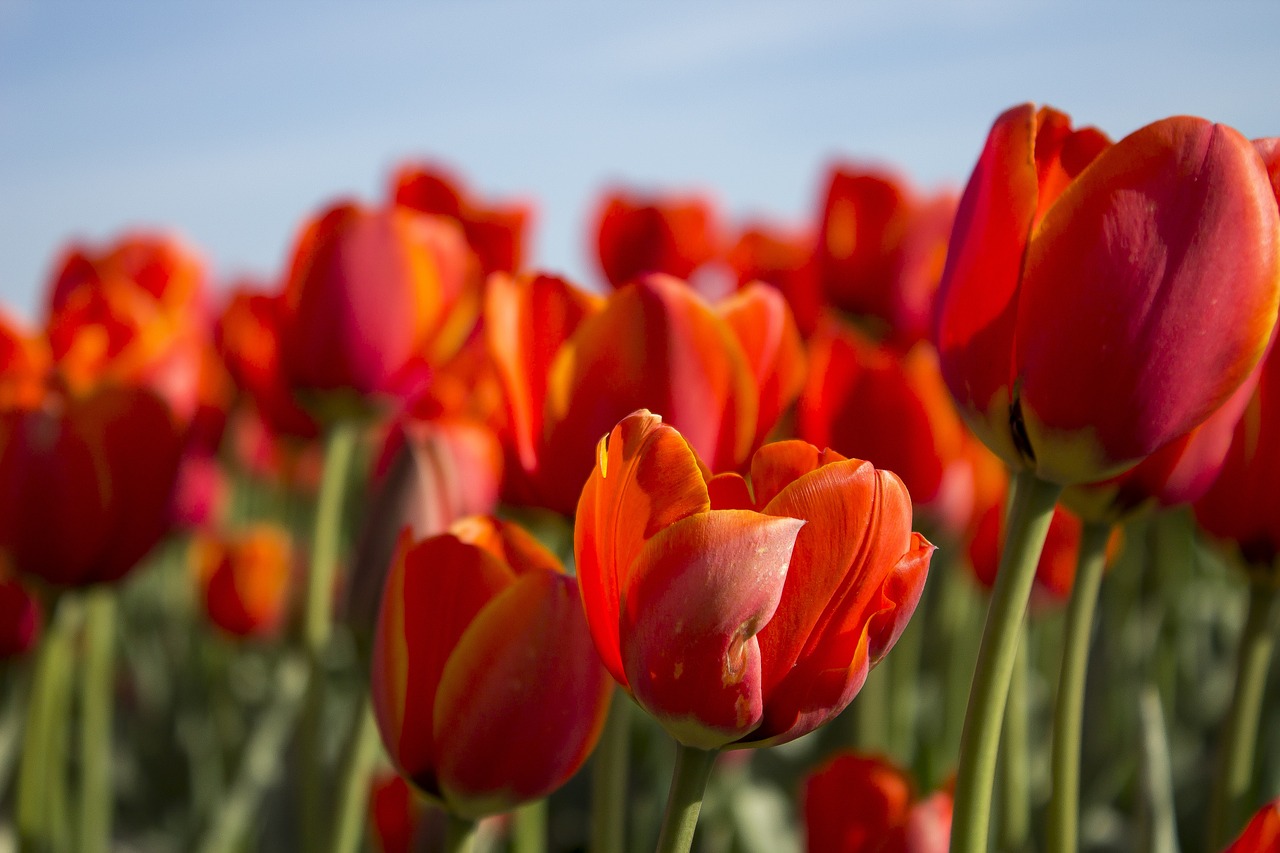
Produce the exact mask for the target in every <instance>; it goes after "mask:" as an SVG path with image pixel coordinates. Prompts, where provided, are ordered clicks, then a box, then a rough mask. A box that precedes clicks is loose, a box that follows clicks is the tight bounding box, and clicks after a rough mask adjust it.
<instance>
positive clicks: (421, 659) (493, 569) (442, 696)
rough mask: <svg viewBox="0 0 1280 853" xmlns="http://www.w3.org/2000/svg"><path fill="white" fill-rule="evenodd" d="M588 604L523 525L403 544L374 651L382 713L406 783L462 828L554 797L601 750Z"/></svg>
mask: <svg viewBox="0 0 1280 853" xmlns="http://www.w3.org/2000/svg"><path fill="white" fill-rule="evenodd" d="M577 596H578V592H577V582H576V581H575V580H574V578H573V577H572V576H570V575H566V574H564V572H563V569H562V568H561V567H560V565H559V563H558V562H557V561H556V559H555V558H554V557H553V556H552V555H551V554H550V553H549V552H547V551H546V550H545V549H544V548H542V547H541V546H540V545H538V544H537V542H536V541H535V540H534V539H533V537H531V536H530V535H529V534H528V533H525V532H524V531H523V530H521V529H519V528H518V527H515V526H514V525H511V524H504V523H501V522H498V521H496V520H492V519H485V518H473V519H468V520H465V521H463V522H460V523H458V524H456V525H454V527H453V528H452V531H451V532H450V533H447V534H443V535H441V536H435V537H432V538H430V539H426V540H423V541H422V542H419V543H416V544H415V543H413V542H412V541H411V540H410V539H409V537H408V536H405V537H403V538H402V540H401V546H400V549H399V551H398V553H397V554H396V557H395V560H394V561H393V563H392V566H391V572H390V574H389V575H388V577H387V584H386V587H385V588H384V591H383V596H382V607H381V610H380V612H379V614H378V626H377V630H376V633H375V638H374V652H373V671H372V692H373V705H374V712H375V715H376V717H377V720H378V728H379V730H380V731H381V732H382V740H383V743H384V744H386V747H387V752H388V753H389V754H390V755H391V758H392V761H393V762H394V763H395V765H396V767H397V769H398V770H399V771H400V772H401V773H402V774H403V775H404V776H406V777H407V778H408V779H410V780H411V781H412V782H413V783H414V784H415V785H416V786H417V787H418V788H420V789H421V790H423V791H424V792H426V793H428V794H430V795H431V796H433V797H435V798H436V799H438V800H440V801H442V802H443V803H444V804H445V806H446V807H447V808H448V809H450V810H451V811H453V812H454V813H455V814H458V815H460V816H462V817H467V818H475V817H479V816H482V815H486V814H495V813H497V812H502V811H507V810H510V809H511V808H513V807H515V806H516V805H518V804H519V803H522V802H524V801H527V800H533V799H538V798H540V797H543V796H546V795H547V794H549V793H550V792H551V791H552V790H554V789H555V788H557V787H559V786H560V785H561V784H563V783H564V782H565V781H566V780H567V779H568V778H569V777H570V776H572V775H573V774H574V773H575V772H576V771H577V770H578V768H579V767H580V766H581V765H582V763H583V762H584V761H585V760H586V757H587V755H588V754H589V753H590V752H591V749H592V747H593V746H594V745H595V741H596V739H597V737H598V736H599V734H600V729H601V727H602V726H603V724H604V716H605V712H606V710H607V707H608V699H609V692H610V685H609V683H608V681H609V679H608V675H607V674H606V673H605V672H604V670H603V669H602V668H601V667H600V663H599V661H598V659H597V658H596V656H595V653H594V651H593V650H592V648H591V639H590V635H589V633H588V630H587V625H586V620H585V619H584V618H583V615H582V609H581V607H580V605H579V604H578V600H577Z"/></svg>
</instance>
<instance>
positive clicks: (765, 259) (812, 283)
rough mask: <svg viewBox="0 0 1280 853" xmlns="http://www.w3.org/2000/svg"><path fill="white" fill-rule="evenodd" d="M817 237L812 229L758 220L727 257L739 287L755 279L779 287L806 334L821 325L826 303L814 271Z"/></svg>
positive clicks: (740, 235) (747, 228)
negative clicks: (785, 228)
mask: <svg viewBox="0 0 1280 853" xmlns="http://www.w3.org/2000/svg"><path fill="white" fill-rule="evenodd" d="M813 239H814V238H813V235H812V234H811V233H809V232H808V231H804V230H800V231H788V230H784V229H781V228H778V227H775V226H770V225H767V224H764V223H760V222H756V223H752V224H749V225H747V226H746V227H745V228H744V229H743V230H742V231H741V233H740V234H739V235H738V239H737V242H735V243H734V244H733V247H732V248H730V249H729V253H728V256H727V258H726V260H727V261H728V263H729V267H730V268H731V269H732V270H733V272H734V275H735V276H736V277H737V283H738V287H739V288H742V287H745V286H747V285H748V284H750V283H751V282H753V281H762V282H764V283H765V284H769V285H772V286H774V287H776V288H777V289H778V290H779V291H780V292H781V293H782V295H783V296H784V297H786V300H787V304H788V305H790V306H791V312H792V314H794V315H795V318H796V325H797V326H798V327H799V329H800V331H801V333H802V334H804V335H805V336H806V337H808V335H810V334H811V333H812V332H813V330H814V328H815V327H816V326H817V324H818V316H819V315H820V313H821V311H822V304H823V299H822V293H821V292H820V290H819V288H818V279H817V276H816V275H815V274H814V265H813Z"/></svg>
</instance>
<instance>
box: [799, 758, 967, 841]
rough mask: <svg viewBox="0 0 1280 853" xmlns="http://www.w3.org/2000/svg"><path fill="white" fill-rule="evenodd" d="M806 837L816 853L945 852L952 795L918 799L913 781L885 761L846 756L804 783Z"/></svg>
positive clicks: (832, 760)
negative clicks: (913, 788) (913, 789)
mask: <svg viewBox="0 0 1280 853" xmlns="http://www.w3.org/2000/svg"><path fill="white" fill-rule="evenodd" d="M801 797H802V800H803V804H804V806H803V807H804V822H805V835H806V838H807V849H808V850H810V851H812V853H943V851H945V850H946V849H947V843H948V841H949V838H950V834H951V796H950V794H948V793H946V792H945V791H939V792H938V793H936V794H934V795H932V796H930V797H929V798H927V799H925V800H919V801H918V800H916V799H915V797H914V795H913V792H912V786H911V780H910V779H909V778H908V776H907V774H906V773H905V772H903V771H902V770H901V769H900V768H899V767H897V766H896V765H894V764H893V763H891V762H890V761H888V760H887V759H884V758H879V757H872V756H863V755H857V754H855V753H851V752H842V753H839V754H837V755H835V756H833V757H831V758H829V759H827V760H826V761H825V762H823V764H822V765H821V766H820V767H818V768H817V769H815V770H814V771H813V772H812V773H810V774H809V775H808V776H807V777H806V778H805V780H804V782H803V789H802V795H801Z"/></svg>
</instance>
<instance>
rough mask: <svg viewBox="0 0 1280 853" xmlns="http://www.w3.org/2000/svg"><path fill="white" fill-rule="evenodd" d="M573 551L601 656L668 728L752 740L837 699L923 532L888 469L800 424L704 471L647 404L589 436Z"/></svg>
mask: <svg viewBox="0 0 1280 853" xmlns="http://www.w3.org/2000/svg"><path fill="white" fill-rule="evenodd" d="M596 454H597V462H596V467H595V468H594V470H593V471H592V473H591V478H590V479H589V480H588V481H587V484H586V486H585V488H583V490H582V499H581V501H580V502H579V504H578V514H577V522H576V525H575V527H574V553H575V555H576V558H577V567H578V577H579V582H580V584H581V590H582V601H583V604H584V606H585V609H586V612H587V620H588V622H589V624H590V626H591V635H592V637H593V639H594V640H595V644H596V649H597V650H598V651H599V653H600V656H601V658H602V659H603V661H604V664H605V666H606V667H607V668H608V669H609V672H610V673H611V674H612V675H613V677H614V679H615V680H616V681H617V682H618V683H619V684H621V685H622V686H623V687H624V688H626V689H627V690H628V691H629V692H630V693H631V694H632V695H633V696H634V697H635V699H636V701H637V702H639V703H640V705H641V706H642V707H644V708H645V709H646V710H647V711H649V712H650V713H651V714H653V715H654V716H655V717H656V718H657V719H658V721H659V722H660V723H662V725H663V726H664V727H665V728H666V729H667V730H668V731H669V732H670V733H671V734H672V736H673V737H675V738H676V739H677V740H679V741H680V742H682V743H684V744H686V745H689V746H693V747H697V748H700V749H713V748H718V747H723V746H726V745H728V746H765V745H770V744H775V743H783V742H786V741H789V740H792V739H794V738H797V737H799V736H800V735H802V734H805V733H806V732H809V731H812V730H813V729H815V728H817V727H818V726H820V725H822V724H823V723H825V722H827V721H828V720H830V719H831V718H832V717H834V716H835V715H837V714H838V713H840V711H842V710H844V708H845V707H846V706H847V705H848V704H849V702H850V701H852V699H853V697H854V695H855V694H857V692H858V691H859V690H860V689H861V687H862V684H863V682H864V681H865V679H866V676H867V672H868V671H869V669H870V668H871V667H872V666H873V665H874V664H875V663H877V662H878V661H879V660H880V659H881V658H882V657H883V656H884V654H885V653H886V652H888V650H889V649H890V648H891V647H892V646H893V644H894V643H895V642H896V641H897V638H898V636H899V635H900V634H901V632H902V630H903V628H904V627H905V626H906V622H907V620H908V619H909V618H910V616H911V614H912V612H913V611H914V610H915V605H916V602H917V601H918V600H919V596H920V592H921V589H922V588H923V585H924V579H925V575H926V573H927V571H928V565H929V558H930V555H931V554H932V552H933V546H932V545H930V544H929V543H928V542H926V541H925V540H924V538H923V537H922V536H920V535H919V534H918V533H912V532H911V499H910V496H909V495H908V494H907V491H906V489H905V488H904V487H903V485H902V481H901V480H899V479H898V478H897V477H896V476H894V475H893V474H892V473H890V472H888V471H877V470H876V469H875V468H873V467H872V466H871V464H870V463H867V462H862V461H860V460H856V459H850V460H847V459H845V458H844V457H842V456H840V455H839V454H836V453H832V452H831V451H821V452H820V451H819V450H818V449H817V448H815V447H813V446H812V445H809V444H805V443H804V442H799V441H791V442H779V443H776V444H768V445H765V446H764V447H763V448H761V449H760V450H759V451H758V452H757V453H756V454H755V456H754V457H753V459H752V461H751V476H750V480H747V479H745V478H743V477H742V476H741V475H738V474H734V473H729V474H722V475H718V476H716V477H709V475H708V474H707V472H706V469H705V467H704V466H703V464H702V463H701V461H700V460H699V459H698V457H697V454H696V453H695V452H694V449H693V447H692V446H691V444H690V443H689V442H687V441H686V440H685V439H684V438H683V437H682V436H681V434H680V433H679V432H677V431H676V430H675V429H674V428H672V427H670V426H668V425H666V424H663V423H662V420H661V418H659V417H657V416H656V415H652V414H650V413H649V412H647V411H638V412H634V413H632V414H631V415H628V416H627V417H626V418H624V419H623V420H622V421H621V422H620V423H619V424H618V425H617V426H616V427H614V429H613V431H612V433H610V434H609V436H607V437H606V438H605V439H602V440H601V441H600V443H599V445H598V447H597V450H596Z"/></svg>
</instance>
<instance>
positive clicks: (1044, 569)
mask: <svg viewBox="0 0 1280 853" xmlns="http://www.w3.org/2000/svg"><path fill="white" fill-rule="evenodd" d="M1003 516H1004V500H1003V499H1001V500H1000V501H998V502H997V503H993V504H990V505H988V506H986V507H985V508H984V509H983V511H982V512H981V514H980V515H979V516H978V517H977V519H976V520H975V524H974V529H973V533H972V535H971V536H970V538H969V545H968V551H969V564H970V565H971V566H972V567H973V574H974V577H976V578H977V579H978V582H979V583H980V584H982V585H983V586H984V587H986V588H987V589H991V588H992V587H993V586H995V583H996V569H997V567H998V566H999V565H1000V547H1001V543H1002V542H1003V540H1004V536H1003V529H1002V524H1001V522H1002V520H1003ZM1082 530H1083V524H1082V522H1081V521H1080V518H1079V516H1077V515H1076V514H1075V513H1072V512H1070V511H1068V510H1066V509H1064V508H1063V507H1061V506H1059V507H1055V508H1054V511H1053V520H1052V521H1050V522H1049V534H1048V536H1047V537H1046V538H1045V541H1044V549H1043V550H1042V551H1041V552H1040V561H1039V562H1038V563H1037V564H1036V583H1035V588H1034V589H1033V590H1032V593H1033V595H1035V596H1036V597H1034V598H1033V599H1032V604H1033V606H1034V605H1036V604H1037V601H1039V602H1040V603H1047V602H1050V601H1051V602H1056V603H1057V604H1059V605H1062V604H1065V603H1066V601H1067V599H1068V598H1070V596H1071V587H1072V585H1073V583H1074V581H1075V576H1076V565H1077V563H1078V562H1079V558H1080V534H1081V532H1082ZM1037 593H1038V595H1036V594H1037Z"/></svg>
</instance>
